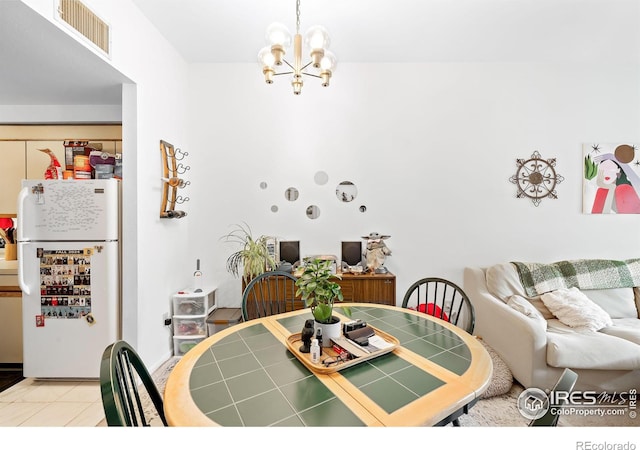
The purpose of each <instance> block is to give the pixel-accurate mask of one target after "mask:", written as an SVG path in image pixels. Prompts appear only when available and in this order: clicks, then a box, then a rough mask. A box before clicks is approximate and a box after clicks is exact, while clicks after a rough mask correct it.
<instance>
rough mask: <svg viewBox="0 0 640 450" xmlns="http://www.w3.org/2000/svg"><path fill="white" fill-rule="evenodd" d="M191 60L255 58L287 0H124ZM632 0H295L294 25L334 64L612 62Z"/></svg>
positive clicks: (634, 12) (632, 49)
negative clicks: (314, 33) (320, 29)
mask: <svg viewBox="0 0 640 450" xmlns="http://www.w3.org/2000/svg"><path fill="white" fill-rule="evenodd" d="M133 3H135V4H136V5H137V6H138V8H140V10H141V11H142V12H143V13H144V14H145V15H146V16H147V17H148V18H149V20H150V21H151V22H152V23H154V24H155V25H156V27H157V28H158V29H160V30H161V32H162V34H163V35H164V36H165V37H166V38H167V40H168V41H169V42H171V43H172V44H173V45H174V47H175V48H176V49H178V51H179V52H180V53H181V54H182V55H183V56H184V58H185V59H186V60H187V61H188V62H191V63H230V62H236V63H237V62H242V63H246V62H257V54H258V51H259V50H260V48H261V47H262V46H264V45H265V42H264V33H265V29H266V27H267V26H268V25H269V24H270V23H272V22H281V23H283V24H285V25H286V26H287V27H288V28H289V30H291V32H292V33H293V32H295V23H296V9H295V5H296V2H295V0H133ZM639 20H640V6H639V2H638V1H637V0H615V1H611V0H386V1H382V0H300V32H301V34H304V32H305V31H306V30H307V29H308V28H309V27H311V26H313V25H323V26H325V27H326V28H327V29H328V30H329V32H330V34H331V40H332V44H331V49H332V50H333V52H334V53H335V54H336V56H337V58H338V64H340V62H359V63H363V62H364V63H380V62H417V61H420V62H422V61H465V62H467V61H541V62H544V61H551V62H554V61H567V60H569V61H594V60H595V61H601V60H604V61H617V60H628V59H629V58H633V60H634V61H637V60H638V58H639V56H638V55H639V54H640V46H639V45H638V44H639V40H640V39H639V36H640V35H639V34H638V21H639Z"/></svg>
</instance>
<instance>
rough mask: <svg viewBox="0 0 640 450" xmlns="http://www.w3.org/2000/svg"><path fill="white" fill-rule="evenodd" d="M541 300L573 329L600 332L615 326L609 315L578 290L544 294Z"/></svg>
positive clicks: (571, 289) (572, 289) (570, 289)
mask: <svg viewBox="0 0 640 450" xmlns="http://www.w3.org/2000/svg"><path fill="white" fill-rule="evenodd" d="M541 299H542V302H543V303H544V304H545V306H546V307H547V308H549V311H551V312H552V313H553V315H555V316H556V317H557V318H558V319H559V320H560V321H561V322H562V323H564V324H565V325H569V326H570V327H572V328H577V329H587V330H591V331H598V330H600V329H601V328H604V327H607V326H611V325H613V321H612V320H611V317H610V316H609V314H607V312H606V311H605V310H604V309H602V308H601V307H599V306H598V305H597V304H596V303H594V302H592V301H591V300H589V297H587V296H586V295H584V294H583V293H582V292H581V291H580V290H579V289H578V288H575V287H572V288H569V289H557V290H555V291H551V292H547V293H546V294H543V295H542V297H541Z"/></svg>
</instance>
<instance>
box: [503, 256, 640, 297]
mask: <svg viewBox="0 0 640 450" xmlns="http://www.w3.org/2000/svg"><path fill="white" fill-rule="evenodd" d="M512 264H514V265H515V266H516V269H517V270H518V274H519V275H520V281H521V282H522V286H523V287H524V289H525V292H526V293H527V295H528V296H529V297H535V296H536V295H540V294H544V293H545V292H549V291H554V290H556V289H566V288H571V287H577V288H578V289H611V288H621V287H633V286H640V258H637V259H627V260H625V261H616V260H611V259H578V260H573V261H558V262H555V263H551V264H540V263H525V262H512Z"/></svg>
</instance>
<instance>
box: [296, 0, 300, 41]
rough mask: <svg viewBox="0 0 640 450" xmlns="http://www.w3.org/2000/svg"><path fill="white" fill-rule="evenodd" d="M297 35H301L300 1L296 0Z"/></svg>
mask: <svg viewBox="0 0 640 450" xmlns="http://www.w3.org/2000/svg"><path fill="white" fill-rule="evenodd" d="M296 34H300V0H296Z"/></svg>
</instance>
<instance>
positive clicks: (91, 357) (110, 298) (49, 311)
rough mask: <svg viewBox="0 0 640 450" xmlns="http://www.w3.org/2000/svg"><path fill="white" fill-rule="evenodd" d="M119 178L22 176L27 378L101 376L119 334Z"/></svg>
mask: <svg viewBox="0 0 640 450" xmlns="http://www.w3.org/2000/svg"><path fill="white" fill-rule="evenodd" d="M119 183H120V181H119V180H116V179H104V180H93V179H92V180H23V181H22V189H21V191H20V194H19V196H18V218H17V222H18V224H17V225H18V226H17V234H18V237H17V243H18V282H19V284H20V287H21V289H22V327H23V346H24V348H23V372H24V376H25V377H34V378H99V375H100V359H101V356H102V352H103V351H104V349H105V348H106V347H107V346H108V345H109V344H110V343H112V342H114V341H115V340H117V339H119V337H120V334H121V333H120V239H119V229H120V217H119V214H120V208H119V202H120V193H119V191H120V185H119Z"/></svg>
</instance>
